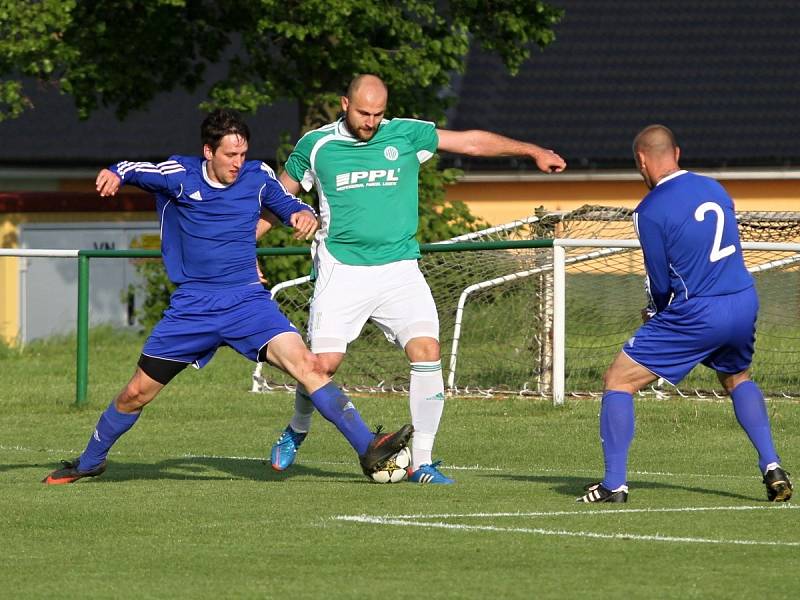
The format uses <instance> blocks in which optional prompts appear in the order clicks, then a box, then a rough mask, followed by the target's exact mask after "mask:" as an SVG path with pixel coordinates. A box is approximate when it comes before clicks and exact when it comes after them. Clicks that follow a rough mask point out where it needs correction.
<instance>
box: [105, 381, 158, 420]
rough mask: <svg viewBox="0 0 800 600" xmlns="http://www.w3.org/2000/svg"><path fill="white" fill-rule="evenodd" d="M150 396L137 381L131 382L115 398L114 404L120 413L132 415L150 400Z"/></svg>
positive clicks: (151, 396) (151, 397)
mask: <svg viewBox="0 0 800 600" xmlns="http://www.w3.org/2000/svg"><path fill="white" fill-rule="evenodd" d="M152 399H153V395H152V394H148V393H147V392H146V391H145V390H144V389H143V388H142V386H141V384H140V383H139V382H138V381H135V380H134V381H131V382H130V383H128V385H126V386H125V388H124V389H123V390H122V391H121V392H120V393H119V395H118V396H117V397H116V399H115V401H114V404H115V406H116V407H117V410H118V411H119V412H122V413H132V412H136V411H137V410H140V409H141V408H142V407H144V406H145V405H146V404H147V403H148V402H150V400H152Z"/></svg>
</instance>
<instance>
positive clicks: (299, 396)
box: [289, 383, 314, 433]
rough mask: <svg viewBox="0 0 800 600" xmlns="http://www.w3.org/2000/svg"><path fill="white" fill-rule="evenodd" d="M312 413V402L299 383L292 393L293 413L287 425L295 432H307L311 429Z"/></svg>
mask: <svg viewBox="0 0 800 600" xmlns="http://www.w3.org/2000/svg"><path fill="white" fill-rule="evenodd" d="M313 414H314V403H313V402H311V397H310V396H309V395H308V392H307V391H306V388H304V387H303V386H302V385H300V384H299V383H298V384H297V391H296V392H295V394H294V415H293V416H292V420H291V421H290V422H289V426H290V427H291V428H292V429H294V430H295V431H296V432H297V433H307V432H308V430H309V429H311V416H312V415H313Z"/></svg>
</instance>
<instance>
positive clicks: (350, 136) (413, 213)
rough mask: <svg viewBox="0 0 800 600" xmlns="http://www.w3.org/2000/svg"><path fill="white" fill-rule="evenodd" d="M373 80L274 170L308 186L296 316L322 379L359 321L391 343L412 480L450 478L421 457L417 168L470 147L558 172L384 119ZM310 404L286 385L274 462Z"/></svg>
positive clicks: (557, 162) (287, 455)
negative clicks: (302, 283)
mask: <svg viewBox="0 0 800 600" xmlns="http://www.w3.org/2000/svg"><path fill="white" fill-rule="evenodd" d="M387 100H388V90H387V89H386V86H385V84H384V83H383V81H381V80H380V79H379V78H378V77H376V76H374V75H359V76H358V77H356V78H355V79H354V80H353V81H352V82H351V84H350V86H349V87H348V90H347V95H346V96H342V99H341V102H342V110H343V111H344V116H343V117H342V118H340V119H339V120H338V121H335V122H333V123H330V124H328V125H325V126H323V127H320V128H319V129H315V130H313V131H310V132H308V133H307V134H305V135H304V136H303V137H302V138H301V139H300V140H299V141H298V142H297V145H296V146H295V148H294V150H293V152H292V154H291V155H290V156H289V159H288V160H287V162H286V169H285V171H284V172H283V174H282V175H281V177H280V180H281V183H283V185H284V186H285V187H286V189H287V190H288V191H289V192H290V193H293V194H297V193H299V192H300V189H301V188H303V189H305V190H306V191H308V190H310V189H311V187H312V186H315V187H316V189H317V194H318V196H319V204H320V206H319V209H320V210H319V212H320V218H321V221H322V225H321V227H320V229H319V231H318V232H317V234H316V237H315V240H314V245H313V248H312V254H313V257H314V268H315V272H316V276H317V279H316V283H315V291H314V297H313V300H312V303H311V314H310V318H309V324H308V337H309V340H310V343H311V350H312V352H314V353H315V354H317V355H318V356H319V359H320V361H321V362H322V364H323V365H324V367H325V369H327V372H328V373H329V374H330V375H331V376H332V375H333V374H334V373H335V372H336V370H337V369H338V368H339V365H340V364H341V363H342V360H343V359H344V356H345V352H346V350H347V345H348V344H349V343H350V342H352V341H353V340H355V339H356V338H357V337H358V335H359V334H360V333H361V329H362V328H363V326H364V324H365V323H366V322H367V320H372V321H373V322H374V323H375V324H376V325H377V326H378V327H379V328H380V329H381V330H382V331H383V332H384V334H385V335H386V337H387V339H388V340H389V341H390V342H392V343H395V344H397V345H398V346H399V347H401V348H402V349H403V350H404V351H405V353H406V356H407V357H408V360H409V362H410V363H411V381H410V386H409V387H410V389H409V395H410V408H411V419H412V424H413V426H414V437H413V440H412V446H411V449H412V459H413V464H412V473H411V475H410V476H409V481H412V482H415V483H452V482H453V480H452V479H450V478H449V477H446V476H445V475H444V474H443V473H441V471H439V469H438V468H437V467H438V464H439V462H433V460H432V451H433V444H434V439H435V437H436V432H437V430H438V428H439V421H440V419H441V416H442V410H443V408H444V381H443V379H442V367H441V358H440V350H439V319H438V315H437V312H436V305H435V304H434V301H433V297H432V296H431V291H430V288H429V287H428V284H427V283H426V282H425V279H424V277H423V276H422V273H421V272H420V270H419V267H418V266H417V259H419V258H420V251H419V244H418V243H417V241H416V233H417V228H418V203H419V197H418V174H419V166H420V164H422V163H424V162H425V161H426V160H428V159H429V158H431V157H432V156H433V154H434V153H435V152H436V151H437V150H443V151H445V152H453V153H458V154H468V155H472V156H528V157H530V158H531V159H532V160H533V161H534V162H535V163H536V166H537V167H538V168H539V169H540V170H542V171H544V172H546V173H551V172H561V171H563V170H564V168H565V167H566V163H565V162H564V159H562V158H561V157H560V156H559V155H558V154H556V153H555V152H553V151H552V150H547V149H545V148H542V147H540V146H537V145H535V144H530V143H526V142H521V141H517V140H513V139H510V138H507V137H503V136H501V135H497V134H494V133H490V132H488V131H480V130H472V131H448V130H445V129H438V128H437V127H436V125H435V124H434V123H431V122H427V121H419V120H416V119H398V118H394V119H386V118H384V112H385V110H386V102H387ZM313 411H314V408H313V405H312V404H311V401H310V400H309V398H308V395H307V393H306V392H305V390H303V389H302V387H298V391H297V395H296V399H295V414H294V416H293V417H292V420H291V422H290V423H289V425H288V426H287V428H286V430H285V431H284V432H283V433H282V434H281V436H280V438H279V439H278V441H277V442H276V443H275V445H274V446H273V447H272V455H271V462H272V466H273V468H274V469H276V470H279V471H282V470H284V469H287V468H288V467H289V466H291V464H292V463H293V462H294V459H295V455H296V453H297V448H298V447H299V446H300V444H301V443H302V441H303V440H304V439H305V436H306V433H307V432H308V430H309V426H310V424H311V415H312V413H313Z"/></svg>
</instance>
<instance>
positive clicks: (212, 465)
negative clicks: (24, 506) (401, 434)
mask: <svg viewBox="0 0 800 600" xmlns="http://www.w3.org/2000/svg"><path fill="white" fill-rule="evenodd" d="M58 466H59V465H58V464H57V463H26V464H11V465H0V473H3V472H8V471H13V470H18V469H31V468H35V467H41V468H42V475H41V478H44V477H45V476H46V475H47V474H48V473H49V472H51V471H52V470H53V469H56V468H58ZM358 468H359V467H358V464H357V463H355V462H354V464H353V469H354V470H355V469H358ZM300 477H316V478H321V479H327V480H329V481H330V482H331V483H342V482H345V481H358V482H363V483H369V481H368V480H367V479H366V478H365V477H364V476H363V475H361V474H357V473H355V472H354V473H342V472H340V471H325V470H322V469H318V468H315V467H310V466H304V465H303V464H302V463H299V464H295V465H293V466H292V468H291V469H290V470H288V471H283V472H277V471H273V470H272V467H270V465H269V463H268V462H267V461H266V460H260V459H231V458H217V457H190V458H171V459H167V460H162V461H160V462H156V463H135V462H117V461H110V462H109V464H108V470H107V471H106V472H105V473H103V474H102V475H101V476H99V477H97V478H94V479H88V478H87V481H85V482H82V483H88V482H89V481H97V482H100V481H133V480H189V481H228V480H231V479H249V480H252V481H267V482H282V481H290V480H291V479H295V478H300Z"/></svg>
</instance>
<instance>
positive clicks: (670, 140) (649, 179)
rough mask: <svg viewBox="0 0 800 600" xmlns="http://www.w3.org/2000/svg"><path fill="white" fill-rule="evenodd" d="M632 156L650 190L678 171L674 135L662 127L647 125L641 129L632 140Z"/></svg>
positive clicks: (677, 150) (677, 153)
mask: <svg viewBox="0 0 800 600" xmlns="http://www.w3.org/2000/svg"><path fill="white" fill-rule="evenodd" d="M633 156H634V159H635V160H636V167H637V168H638V169H639V172H640V173H641V174H642V177H643V178H644V182H645V183H646V184H647V187H649V188H650V189H653V188H654V187H655V185H656V184H657V183H658V182H659V181H660V180H661V179H663V178H664V177H666V176H667V175H669V174H671V173H674V172H675V171H677V170H679V169H680V167H679V166H678V158H679V157H680V148H678V144H677V143H676V142H675V135H674V134H673V133H672V131H671V130H670V129H669V128H668V127H665V126H664V125H648V126H647V127H645V128H644V129H642V130H641V131H640V132H639V133H638V134H637V135H636V137H635V138H634V140H633Z"/></svg>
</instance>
